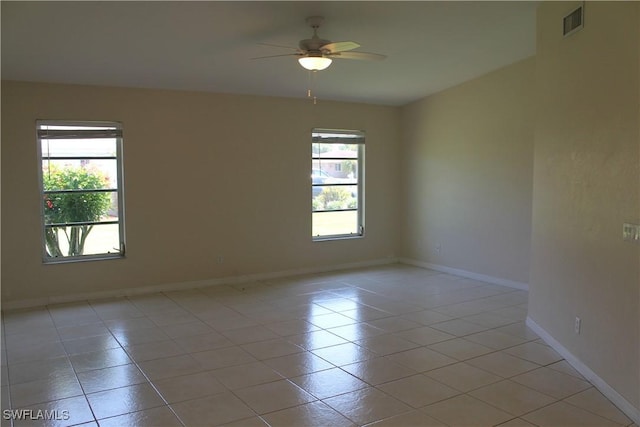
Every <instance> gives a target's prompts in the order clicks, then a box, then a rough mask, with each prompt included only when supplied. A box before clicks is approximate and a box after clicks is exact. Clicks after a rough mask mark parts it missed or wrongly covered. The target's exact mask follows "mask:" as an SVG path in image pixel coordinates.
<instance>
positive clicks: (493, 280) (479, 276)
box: [399, 258, 529, 291]
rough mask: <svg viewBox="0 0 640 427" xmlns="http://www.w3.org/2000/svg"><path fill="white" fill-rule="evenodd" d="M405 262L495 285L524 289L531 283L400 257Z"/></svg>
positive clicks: (526, 289) (527, 288)
mask: <svg viewBox="0 0 640 427" xmlns="http://www.w3.org/2000/svg"><path fill="white" fill-rule="evenodd" d="M399 261H400V262H401V263H403V264H409V265H413V266H415V267H422V268H427V269H430V270H435V271H439V272H441V273H448V274H453V275H454V276H461V277H466V278H467V279H474V280H479V281H481V282H487V283H491V284H493V285H500V286H507V287H509V288H514V289H520V290H523V291H528V290H529V285H528V284H527V283H523V282H516V281H515V280H509V279H502V278H500V277H493V276H487V275H484V274H480V273H474V272H472V271H467V270H461V269H459V268H452V267H447V266H446V265H439V264H432V263H430V262H424V261H418V260H415V259H411V258H400V260H399Z"/></svg>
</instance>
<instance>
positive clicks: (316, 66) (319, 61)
mask: <svg viewBox="0 0 640 427" xmlns="http://www.w3.org/2000/svg"><path fill="white" fill-rule="evenodd" d="M331 61H332V60H331V58H327V57H324V56H303V57H302V58H298V62H299V63H300V65H302V67H303V68H306V69H307V70H309V71H321V70H324V69H326V68H328V67H329V65H331Z"/></svg>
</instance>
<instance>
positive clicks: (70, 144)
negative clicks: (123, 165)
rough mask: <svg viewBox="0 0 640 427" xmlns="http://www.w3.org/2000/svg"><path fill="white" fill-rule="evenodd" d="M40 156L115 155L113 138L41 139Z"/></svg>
mask: <svg viewBox="0 0 640 427" xmlns="http://www.w3.org/2000/svg"><path fill="white" fill-rule="evenodd" d="M41 144H42V157H44V158H46V157H115V156H116V147H117V145H116V140H115V138H95V139H42V142H41Z"/></svg>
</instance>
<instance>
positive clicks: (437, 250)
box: [436, 243, 442, 254]
mask: <svg viewBox="0 0 640 427" xmlns="http://www.w3.org/2000/svg"><path fill="white" fill-rule="evenodd" d="M440 252H442V243H438V244H437V245H436V253H437V254H439V253H440Z"/></svg>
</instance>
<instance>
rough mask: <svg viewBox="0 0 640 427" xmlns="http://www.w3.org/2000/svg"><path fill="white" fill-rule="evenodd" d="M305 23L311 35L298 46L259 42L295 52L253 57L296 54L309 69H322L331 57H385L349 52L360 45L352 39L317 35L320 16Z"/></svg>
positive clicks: (299, 60)
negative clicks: (337, 40) (336, 38)
mask: <svg viewBox="0 0 640 427" xmlns="http://www.w3.org/2000/svg"><path fill="white" fill-rule="evenodd" d="M306 21H307V24H309V26H310V27H311V28H313V36H312V37H311V38H310V39H304V40H300V42H299V43H298V47H297V48H294V47H289V46H280V45H274V44H269V43H260V44H261V45H264V46H274V47H280V48H285V49H293V50H295V51H296V52H295V53H288V54H284V55H270V56H261V57H258V58H253V59H264V58H275V57H279V56H297V57H298V62H299V63H300V65H302V67H304V68H306V69H307V70H309V71H320V70H324V69H326V68H327V67H329V65H331V62H332V60H333V59H359V60H365V61H380V60H383V59H385V58H386V56H385V55H380V54H378V53H370V52H351V51H352V50H353V49H357V48H359V47H360V45H359V44H358V43H356V42H352V41H344V42H332V41H330V40H325V39H321V38H320V37H318V28H320V25H321V24H322V22H323V21H324V18H323V17H322V16H310V17H308V18H307V20H306Z"/></svg>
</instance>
